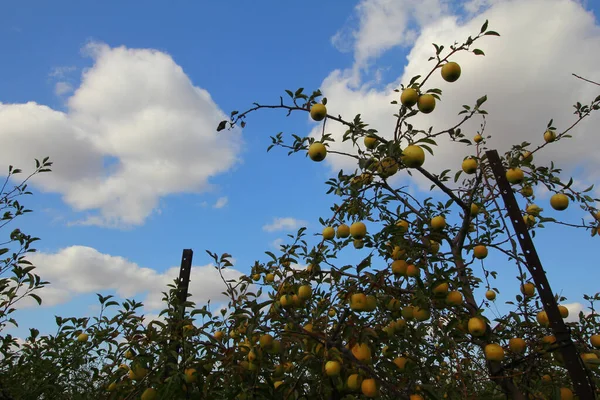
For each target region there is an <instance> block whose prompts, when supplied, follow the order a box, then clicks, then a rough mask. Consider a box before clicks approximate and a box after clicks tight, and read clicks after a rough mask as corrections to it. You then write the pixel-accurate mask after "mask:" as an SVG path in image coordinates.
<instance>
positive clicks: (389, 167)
mask: <svg viewBox="0 0 600 400" xmlns="http://www.w3.org/2000/svg"><path fill="white" fill-rule="evenodd" d="M377 172H378V173H379V174H380V175H381V176H382V177H383V178H389V177H390V176H392V175H394V174H395V173H396V172H398V161H396V160H394V159H393V158H392V157H386V158H384V159H383V160H381V162H380V163H379V165H378V166H377Z"/></svg>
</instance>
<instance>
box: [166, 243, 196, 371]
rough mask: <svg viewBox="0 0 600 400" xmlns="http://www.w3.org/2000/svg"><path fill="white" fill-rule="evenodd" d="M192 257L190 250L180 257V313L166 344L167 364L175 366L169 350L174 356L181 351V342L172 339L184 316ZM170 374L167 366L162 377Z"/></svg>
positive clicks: (173, 357)
mask: <svg viewBox="0 0 600 400" xmlns="http://www.w3.org/2000/svg"><path fill="white" fill-rule="evenodd" d="M193 256H194V252H193V251H192V249H184V250H183V255H182V257H181V267H180V268H179V279H178V280H177V300H178V303H179V305H180V307H181V308H180V310H179V311H180V313H179V315H178V316H177V317H178V320H176V321H175V323H173V324H172V325H171V327H170V329H171V332H170V334H171V339H170V340H169V342H168V344H167V351H168V352H169V353H168V357H167V363H170V364H175V363H177V356H175V355H174V354H172V353H171V349H173V347H175V354H179V351H180V350H181V340H179V339H173V333H174V332H173V329H179V325H180V323H181V321H182V320H183V317H184V316H185V306H184V305H183V304H184V303H185V302H186V301H187V296H188V288H189V285H190V271H191V270H192V258H193ZM169 373H170V368H169V367H168V366H167V367H166V368H165V373H164V377H165V378H166V377H167V375H169Z"/></svg>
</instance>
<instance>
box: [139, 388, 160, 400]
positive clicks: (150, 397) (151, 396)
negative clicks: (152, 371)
mask: <svg viewBox="0 0 600 400" xmlns="http://www.w3.org/2000/svg"><path fill="white" fill-rule="evenodd" d="M157 398H158V393H157V392H156V389H154V388H148V389H146V390H144V393H142V397H141V399H142V400H155V399H157Z"/></svg>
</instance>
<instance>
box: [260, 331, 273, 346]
mask: <svg viewBox="0 0 600 400" xmlns="http://www.w3.org/2000/svg"><path fill="white" fill-rule="evenodd" d="M258 344H259V346H260V348H261V349H264V350H269V349H271V348H273V336H271V335H270V334H268V333H265V334H264V335H262V336H261V337H260V339H259V340H258Z"/></svg>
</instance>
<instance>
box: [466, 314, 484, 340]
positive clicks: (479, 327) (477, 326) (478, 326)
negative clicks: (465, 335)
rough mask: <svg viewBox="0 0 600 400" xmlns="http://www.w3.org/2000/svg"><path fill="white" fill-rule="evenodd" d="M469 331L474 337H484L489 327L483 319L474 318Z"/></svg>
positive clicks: (468, 326) (471, 320) (468, 327)
mask: <svg viewBox="0 0 600 400" xmlns="http://www.w3.org/2000/svg"><path fill="white" fill-rule="evenodd" d="M467 329H468V330H469V333H470V334H471V335H473V336H482V335H483V334H484V333H485V331H486V329H487V326H486V324H485V322H484V321H483V320H482V319H481V318H478V317H472V318H470V319H469V323H468V325H467Z"/></svg>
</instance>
